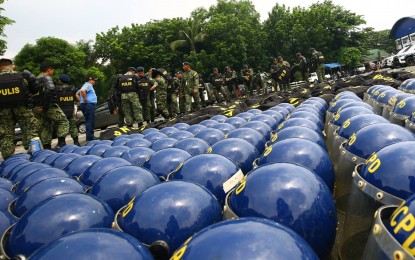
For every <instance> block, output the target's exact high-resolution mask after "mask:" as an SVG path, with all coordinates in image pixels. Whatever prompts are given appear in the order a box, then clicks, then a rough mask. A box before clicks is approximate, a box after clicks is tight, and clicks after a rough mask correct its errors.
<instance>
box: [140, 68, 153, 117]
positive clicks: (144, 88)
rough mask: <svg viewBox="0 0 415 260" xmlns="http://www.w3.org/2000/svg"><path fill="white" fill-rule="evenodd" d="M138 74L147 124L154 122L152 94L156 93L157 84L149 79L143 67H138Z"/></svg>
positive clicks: (141, 100)
mask: <svg viewBox="0 0 415 260" xmlns="http://www.w3.org/2000/svg"><path fill="white" fill-rule="evenodd" d="M137 74H138V93H139V96H140V102H141V106H142V108H143V112H142V114H143V117H144V120H145V121H146V122H147V123H151V122H153V121H154V111H153V112H152V104H151V103H152V102H154V101H152V99H151V98H150V94H151V92H153V93H154V90H155V89H156V86H157V85H156V84H155V82H154V80H153V79H152V78H151V75H150V77H149V74H148V73H147V74H144V68H143V67H137Z"/></svg>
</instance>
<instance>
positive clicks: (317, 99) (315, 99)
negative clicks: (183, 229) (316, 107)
mask: <svg viewBox="0 0 415 260" xmlns="http://www.w3.org/2000/svg"><path fill="white" fill-rule="evenodd" d="M316 102H318V103H320V105H321V107H323V108H324V109H328V108H329V104H327V102H326V101H325V100H324V99H322V98H321V97H311V98H309V99H307V100H306V101H304V102H303V104H314V103H316Z"/></svg>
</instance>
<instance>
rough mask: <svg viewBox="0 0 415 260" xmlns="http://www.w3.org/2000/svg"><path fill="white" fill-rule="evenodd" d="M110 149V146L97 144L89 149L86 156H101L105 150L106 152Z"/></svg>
mask: <svg viewBox="0 0 415 260" xmlns="http://www.w3.org/2000/svg"><path fill="white" fill-rule="evenodd" d="M110 148H112V146H111V145H107V144H97V145H94V146H93V147H91V149H89V151H88V152H87V153H86V154H87V155H96V156H101V155H102V154H104V153H105V151H106V150H108V149H110Z"/></svg>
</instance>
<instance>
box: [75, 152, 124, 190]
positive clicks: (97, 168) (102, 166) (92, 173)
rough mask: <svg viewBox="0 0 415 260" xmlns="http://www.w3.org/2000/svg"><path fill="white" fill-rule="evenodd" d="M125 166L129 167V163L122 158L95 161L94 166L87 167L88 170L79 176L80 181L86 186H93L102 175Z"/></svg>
mask: <svg viewBox="0 0 415 260" xmlns="http://www.w3.org/2000/svg"><path fill="white" fill-rule="evenodd" d="M127 165H131V163H130V162H129V161H127V160H124V159H122V158H116V157H110V158H104V159H102V160H99V161H96V162H95V163H94V164H92V165H91V166H89V168H87V169H86V170H85V171H84V173H83V174H82V175H81V176H80V181H81V182H82V183H84V184H85V185H87V186H92V184H94V183H95V182H96V181H97V180H98V179H99V177H101V176H102V175H104V173H106V172H108V171H110V170H112V169H115V168H117V167H120V166H127Z"/></svg>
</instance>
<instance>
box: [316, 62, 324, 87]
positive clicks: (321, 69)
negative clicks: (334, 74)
mask: <svg viewBox="0 0 415 260" xmlns="http://www.w3.org/2000/svg"><path fill="white" fill-rule="evenodd" d="M316 73H317V78H318V83H323V81H324V75H325V72H324V64H319V65H317V69H316Z"/></svg>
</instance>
